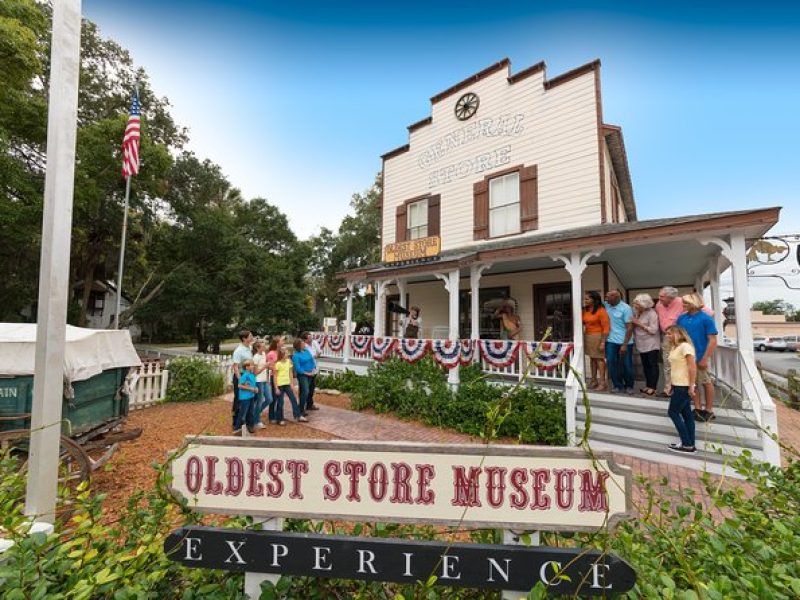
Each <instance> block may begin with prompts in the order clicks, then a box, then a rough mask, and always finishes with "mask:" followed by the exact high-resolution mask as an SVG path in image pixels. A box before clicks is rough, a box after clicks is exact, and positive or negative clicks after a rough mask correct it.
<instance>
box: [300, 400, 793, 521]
mask: <svg viewBox="0 0 800 600" xmlns="http://www.w3.org/2000/svg"><path fill="white" fill-rule="evenodd" d="M319 402H320V405H321V408H320V410H318V411H316V412H314V413H312V415H311V421H310V422H309V423H308V424H307V426H308V427H311V428H313V429H317V430H319V431H323V432H325V433H328V434H331V435H334V436H336V437H339V438H343V439H348V440H363V441H374V440H380V441H391V440H397V441H407V442H429V443H443V444H456V443H480V441H481V440H480V439H478V438H474V437H471V436H468V435H464V434H460V433H456V432H453V431H448V430H445V429H440V428H438V427H429V426H427V425H423V424H421V423H416V422H411V421H403V420H401V419H398V418H397V417H393V416H391V415H375V414H370V413H368V412H358V411H351V410H346V409H342V408H336V407H333V406H330V405H325V396H324V395H321V396H320V397H319ZM778 427H779V428H780V433H781V439H782V440H783V441H784V443H787V444H789V445H791V446H793V447H795V448H797V449H799V450H800V411H795V410H792V409H789V408H787V407H785V406H783V405H779V406H778ZM785 454H786V453H785V452H784V455H785ZM614 459H615V460H616V461H617V462H618V463H620V464H623V465H627V466H629V467H630V468H631V469H632V471H633V475H634V478H636V477H637V476H640V475H641V476H644V477H646V478H648V479H650V480H651V481H652V482H653V484H654V486H655V487H656V488H657V489H661V488H662V485H661V482H662V480H665V481H666V482H667V483H666V486H664V488H665V489H663V490H661V491H662V492H663V491H666V489H671V490H673V491H679V490H685V489H692V490H695V494H696V499H697V500H698V501H700V502H702V503H703V504H705V505H706V506H708V505H709V504H710V502H709V500H708V498H707V496H706V494H705V488H704V486H703V483H702V481H701V477H702V476H703V473H701V472H700V471H696V470H694V469H687V468H685V467H679V466H676V465H669V464H665V463H658V462H654V461H649V460H643V459H641V458H637V457H635V456H629V455H625V454H619V453H614ZM784 462H785V458H784ZM711 477H713V478H714V479H715V480H716V481H721V479H722V478H720V477H719V476H717V475H712V476H711ZM723 484H724V485H725V486H730V485H740V482H739V481H737V480H733V479H729V478H725V481H724V482H723ZM634 488H635V489H634V499H633V500H634V505H635V506H639V507H640V510H641V504H642V502H643V501H644V500H645V497H646V496H645V492H644V487H643V486H642V485H640V484H638V483H635V484H634Z"/></svg>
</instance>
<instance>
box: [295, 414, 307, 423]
mask: <svg viewBox="0 0 800 600" xmlns="http://www.w3.org/2000/svg"><path fill="white" fill-rule="evenodd" d="M297 422H298V423H308V419H306V418H305V417H304V416H303V415H300V416H299V417H297Z"/></svg>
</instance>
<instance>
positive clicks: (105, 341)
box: [0, 323, 141, 382]
mask: <svg viewBox="0 0 800 600" xmlns="http://www.w3.org/2000/svg"><path fill="white" fill-rule="evenodd" d="M35 361H36V323H0V376H9V375H33V372H34V368H35ZM140 364H141V361H140V360H139V355H138V354H137V353H136V350H135V349H134V347H133V342H131V336H130V333H129V332H128V331H127V330H125V329H122V330H115V329H83V328H81V327H72V326H71V325H67V343H66V349H65V352H64V378H65V379H66V380H67V381H70V382H72V381H83V380H85V379H89V378H90V377H94V376H95V375H97V374H99V373H102V372H103V371H105V370H106V369H114V368H117V367H133V366H138V365H140Z"/></svg>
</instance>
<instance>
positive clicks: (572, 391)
mask: <svg viewBox="0 0 800 600" xmlns="http://www.w3.org/2000/svg"><path fill="white" fill-rule="evenodd" d="M584 364H585V359H584V356H583V339H580V338H579V339H578V340H577V341H576V342H575V349H574V351H573V353H572V358H571V360H570V366H571V368H569V369H568V371H569V372H568V373H567V378H566V382H565V383H564V401H565V404H566V407H565V410H566V427H567V445H568V446H574V445H575V444H576V443H577V442H578V435H577V430H578V423H577V411H578V399H579V398H580V396H581V382H580V379H581V378H582V377H583V370H584Z"/></svg>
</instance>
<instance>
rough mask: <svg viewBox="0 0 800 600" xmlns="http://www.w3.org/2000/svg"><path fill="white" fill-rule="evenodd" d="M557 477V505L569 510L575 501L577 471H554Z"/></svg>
mask: <svg viewBox="0 0 800 600" xmlns="http://www.w3.org/2000/svg"><path fill="white" fill-rule="evenodd" d="M553 474H554V475H555V476H556V504H557V505H558V508H560V509H561V510H569V509H570V508H572V503H573V501H574V500H575V469H553Z"/></svg>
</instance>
